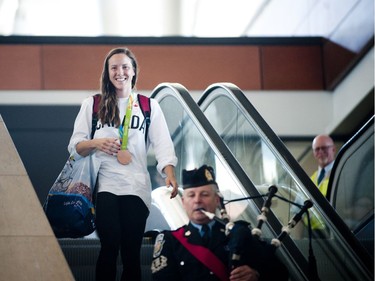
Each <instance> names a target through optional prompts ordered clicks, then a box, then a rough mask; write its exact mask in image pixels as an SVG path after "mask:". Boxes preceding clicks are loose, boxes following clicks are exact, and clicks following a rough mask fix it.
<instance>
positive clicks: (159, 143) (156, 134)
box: [148, 99, 177, 176]
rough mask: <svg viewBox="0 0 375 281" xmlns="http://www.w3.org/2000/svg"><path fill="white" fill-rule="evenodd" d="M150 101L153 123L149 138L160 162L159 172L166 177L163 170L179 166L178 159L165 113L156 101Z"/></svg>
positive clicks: (158, 165)
mask: <svg viewBox="0 0 375 281" xmlns="http://www.w3.org/2000/svg"><path fill="white" fill-rule="evenodd" d="M150 101H151V123H150V127H149V132H148V134H149V135H148V137H149V140H150V143H151V145H152V147H153V149H154V152H155V158H156V161H157V162H158V164H157V166H156V167H157V170H158V172H159V173H160V174H161V175H162V176H165V174H164V173H163V172H162V170H163V169H164V168H165V167H166V166H168V165H172V166H174V167H175V166H176V165H177V157H176V154H175V149H174V144H173V141H172V139H171V136H170V132H169V129H168V126H167V122H166V121H165V117H164V114H163V111H162V110H161V108H160V105H159V103H158V102H157V101H156V100H155V99H151V100H150Z"/></svg>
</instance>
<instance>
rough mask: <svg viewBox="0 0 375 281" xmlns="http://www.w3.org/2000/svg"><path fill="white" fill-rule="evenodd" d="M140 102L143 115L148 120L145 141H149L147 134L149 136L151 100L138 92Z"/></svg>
mask: <svg viewBox="0 0 375 281" xmlns="http://www.w3.org/2000/svg"><path fill="white" fill-rule="evenodd" d="M138 103H139V107H140V108H141V110H142V112H143V116H144V117H145V122H146V129H145V143H147V136H148V128H149V127H150V124H151V105H150V104H151V101H150V98H149V97H146V96H144V95H140V94H138Z"/></svg>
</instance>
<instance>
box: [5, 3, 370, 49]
mask: <svg viewBox="0 0 375 281" xmlns="http://www.w3.org/2000/svg"><path fill="white" fill-rule="evenodd" d="M0 35H5V36H8V35H26V36H141V37H154V36H156V37H160V36H185V37H242V36H245V37H296V36H303V37H306V36H307V37H308V36H314V37H315V36H322V37H325V38H328V39H330V40H331V41H334V42H335V43H337V44H339V45H341V46H343V47H345V48H347V49H349V50H351V51H353V52H359V51H360V50H361V48H362V47H363V46H364V45H366V44H367V43H368V41H369V39H371V38H373V35H374V1H373V0H232V1H228V0H137V1H129V0H64V1H61V0H0Z"/></svg>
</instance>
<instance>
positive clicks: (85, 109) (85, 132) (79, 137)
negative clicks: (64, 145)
mask: <svg viewBox="0 0 375 281" xmlns="http://www.w3.org/2000/svg"><path fill="white" fill-rule="evenodd" d="M93 104H94V99H93V98H92V97H88V98H86V99H85V100H83V102H82V104H81V108H80V110H79V112H78V115H77V117H76V120H75V122H74V129H73V134H72V136H71V137H70V141H69V145H68V151H69V153H70V154H71V153H73V152H74V151H75V148H76V145H77V143H79V142H81V141H83V140H89V139H90V138H91V126H92V106H93Z"/></svg>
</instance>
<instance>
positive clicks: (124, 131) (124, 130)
mask: <svg viewBox="0 0 375 281" xmlns="http://www.w3.org/2000/svg"><path fill="white" fill-rule="evenodd" d="M132 109H133V96H132V95H131V94H130V95H129V100H128V105H127V107H126V114H125V119H124V121H123V124H122V125H121V126H120V128H119V129H118V130H119V134H120V137H122V140H121V150H126V148H127V146H128V137H129V124H130V117H131V115H132Z"/></svg>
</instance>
